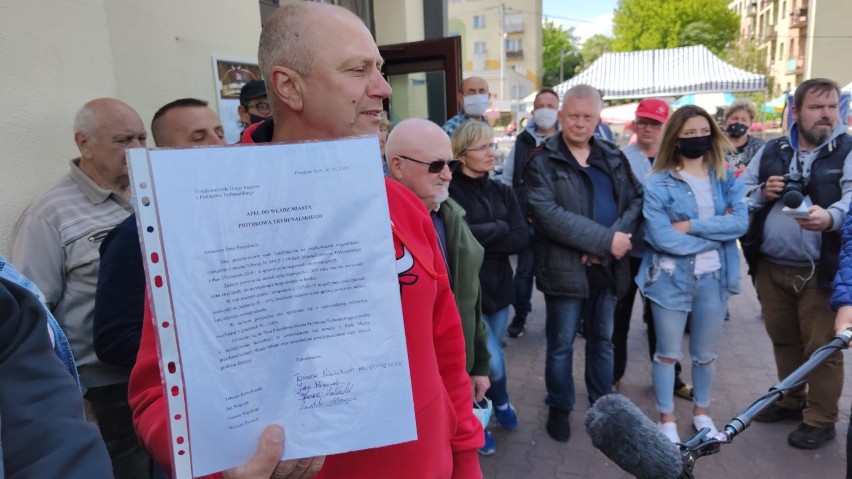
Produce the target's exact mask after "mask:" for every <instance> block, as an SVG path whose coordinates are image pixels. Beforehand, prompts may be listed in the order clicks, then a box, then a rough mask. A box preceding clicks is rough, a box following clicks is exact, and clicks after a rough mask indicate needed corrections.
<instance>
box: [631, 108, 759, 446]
mask: <svg viewBox="0 0 852 479" xmlns="http://www.w3.org/2000/svg"><path fill="white" fill-rule="evenodd" d="M728 148H730V145H729V143H728V141H727V140H726V139H725V137H724V134H723V133H722V131H721V130H720V129H719V127H718V126H717V125H716V123H715V122H714V121H713V119H712V118H711V117H710V115H708V114H707V112H706V111H704V110H703V109H701V108H700V107H697V106H692V105H690V106H684V107H681V108H679V109H678V110H677V111H676V112H675V113H674V115H672V117H671V119H670V120H669V123H668V125H667V126H666V131H665V133H664V134H663V139H662V142H661V146H660V152H659V154H658V156H657V161H655V162H654V167H653V169H652V170H651V176H650V177H649V178H648V179H647V180H646V182H645V203H644V206H643V215H644V217H645V240H646V241H647V242H648V244H649V245H650V248H649V249H648V250H647V251H646V253H645V256H644V257H643V258H642V266H641V267H640V268H639V274H638V275H637V276H636V282H637V284H638V285H639V288H640V290H641V291H642V294H644V295H645V298H647V299H648V300H650V301H651V308H652V310H653V313H654V314H653V316H654V325H655V326H656V329H657V348H656V351H655V352H654V363H653V366H652V377H653V382H654V391H655V393H656V396H657V409H658V410H659V412H660V423H659V425H658V427H659V429H660V431H661V432H663V434H665V435H666V437H668V438H669V439H671V440H672V441H673V442H680V437H679V436H678V431H677V424H676V423H675V415H674V401H673V399H672V397H673V393H672V388H673V385H674V374H675V371H674V364H675V361H676V360H678V359H680V357H681V344H682V341H683V334H684V328H685V326H686V317H687V314H688V313H690V312H692V322H691V325H690V337H689V353H690V356H691V357H692V381H693V383H694V389H693V402H694V407H693V409H692V414H693V421H692V422H693V425H694V426H695V428H696V430H700V429H701V428H704V427H706V428H709V429H710V434H715V433H716V432H717V431H716V427H715V426H714V425H713V420H712V419H711V418H710V416H709V410H708V408H709V407H710V385H711V383H712V379H713V369H714V366H713V362H714V360H715V359H716V339H717V338H718V336H719V333H720V332H721V328H722V324H723V322H724V319H725V312H726V311H727V304H728V295H729V294H732V293H734V294H735V293H738V292H739V281H740V265H739V261H740V256H739V251H738V250H737V245H736V240H737V238H739V237H740V236H742V235H743V234H744V233H745V231H746V227H747V226H748V213H747V206H746V204H745V203H744V202H743V184H742V181H740V180H738V179H736V178H735V177H734V175H733V172H732V171H726V170H725V168H724V162H725V151H726V149H728Z"/></svg>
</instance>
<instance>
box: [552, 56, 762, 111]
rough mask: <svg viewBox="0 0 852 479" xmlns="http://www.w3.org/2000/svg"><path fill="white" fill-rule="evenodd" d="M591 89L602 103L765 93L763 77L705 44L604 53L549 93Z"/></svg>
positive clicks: (560, 95) (560, 93)
mask: <svg viewBox="0 0 852 479" xmlns="http://www.w3.org/2000/svg"><path fill="white" fill-rule="evenodd" d="M580 84H586V85H591V86H593V87H595V88H597V89H599V90H601V91H602V92H603V95H604V99H605V100H616V99H621V98H646V97H660V96H681V95H685V94H688V93H698V92H701V93H711V92H725V93H734V92H747V91H761V90H765V89H766V76H765V75H758V74H756V73H750V72H747V71H745V70H741V69H739V68H737V67H735V66H733V65H730V64H728V63H725V62H724V61H722V60H720V59H719V57H717V56H716V55H714V54H713V53H712V52H711V51H710V50H708V49H707V48H706V47H705V46H704V45H695V46H691V47H680V48H668V49H663V50H642V51H637V52H622V53H604V54H603V55H601V57H600V58H598V59H597V60H595V61H594V63H592V64H591V65H589V68H587V69H585V70H583V71H582V72H580V73H579V74H577V75H576V76H574V77H572V78H571V79H569V80H567V81H564V82H562V83H560V84H558V85H556V86H555V87H553V89H554V90H555V91H556V92H557V93H558V94H559V97H560V98H561V97H562V96H563V95H564V94H565V92H566V91H567V90H568V89H569V88H571V87H572V86H574V85H580Z"/></svg>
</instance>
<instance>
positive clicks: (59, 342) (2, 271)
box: [0, 255, 80, 385]
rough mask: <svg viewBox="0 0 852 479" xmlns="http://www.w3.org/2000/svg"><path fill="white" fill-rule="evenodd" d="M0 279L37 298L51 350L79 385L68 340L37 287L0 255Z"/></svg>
mask: <svg viewBox="0 0 852 479" xmlns="http://www.w3.org/2000/svg"><path fill="white" fill-rule="evenodd" d="M0 278H5V279H7V280H9V281H12V282H13V283H16V284H18V285H21V286H23V287H24V288H26V289H27V290H29V291H30V292H31V293H33V294H34V295H35V296H36V297H37V298H38V300H39V302H41V305H42V306H43V307H44V312H45V314H46V315H47V326H48V328H49V332H50V338H51V339H52V340H53V350H54V351H56V355H57V356H59V359H61V360H62V363H63V364H65V367H66V368H68V372H69V373H71V376H72V377H73V378H74V381H76V382H77V384H78V385H79V384H80V378H79V377H78V376H77V364H76V363H75V362H74V354H73V353H72V352H71V345H70V344H69V343H68V338H67V337H66V336H65V333H64V332H63V331H62V328H61V327H60V326H59V323H58V322H56V318H54V317H53V314H51V312H50V310H49V309H47V305H46V304H45V300H44V295H43V294H42V293H41V291H40V290H39V289H38V286H36V285H35V283H33V282H32V281H30V279H29V278H27V277H26V276H24V275H22V274H21V273H20V272H19V271H18V270H16V269H15V267H14V266H12V263H11V262H9V260H7V259H6V258H4V257H3V255H0Z"/></svg>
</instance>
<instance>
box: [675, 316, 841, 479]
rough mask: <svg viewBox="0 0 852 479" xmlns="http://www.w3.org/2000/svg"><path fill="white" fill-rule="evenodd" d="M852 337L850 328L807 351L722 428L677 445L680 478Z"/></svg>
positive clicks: (685, 477) (687, 475)
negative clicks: (794, 366) (793, 367)
mask: <svg viewBox="0 0 852 479" xmlns="http://www.w3.org/2000/svg"><path fill="white" fill-rule="evenodd" d="M850 340H852V328H850V329H846V330H844V331H841V332H840V333H838V334H837V336H835V337H834V339H832V340H831V341H830V342H829V343H828V344H826V345H825V346H823V347H821V348H819V349H817V350H816V351H814V353H813V354H811V357H810V358H808V360H807V361H805V363H804V364H802V365H801V366H799V367H798V368H797V369H796V370H795V371H793V372H792V373H790V375H788V376H787V377H786V378H784V379H782V380H781V382H779V383H778V384H776V385H774V386H772V387H771V388H769V392H768V393H766V394H765V395H764V396H763V397H761V398H760V399H758V400H756V401H755V402H753V403H752V404H751V405H750V406H749V407H747V408H746V409H745V410H744V411H742V412H741V413H739V414H737V415H736V416H734V418H733V419H731V422H729V423H728V424H727V425H725V427H724V428H723V429H722V430H721V431H719V432H718V433H717V434H716V435H715V436H713V437H708V436H706V434H707V433H708V432H709V429H707V428H704V429H702V430H701V431H699V432H698V434H696V435H695V437H693V438H692V439H690V440H689V441H687V442H685V443H682V444H680V451H681V457H682V459H683V472H682V473H681V475H680V478H681V479H692V478H694V476H693V474H692V471H693V469H694V468H695V461H696V460H697V459H698V458H699V457H703V456H709V455H711V454H715V453H717V452H719V449H720V448H721V445H722V444H730V443H731V442H732V441H733V439H734V436H736V435H738V434H740V433H742V432H743V431H744V430H745V429H746V428H748V427H749V425H751V422H752V420H753V419H754V416H756V415H757V414H758V413H759V412H760V411H763V410H764V409H766V408H767V407H769V406H770V405H772V404H773V403H775V402H776V401H778V400H779V399H782V398H783V397H784V394H786V392H787V391H789V390H790V389H793V388H795V387H797V386H799V385H800V384H802V383H804V382H805V379H807V377H808V375H810V374H811V373H812V372H813V370H814V369H816V368H817V367H818V366H819V365H821V364H822V363H824V362H825V361H826V360H827V359H828V357H829V356H831V355H832V354H833V353H834V352H835V351H839V350H843V349H846V348H848V347H849V342H850Z"/></svg>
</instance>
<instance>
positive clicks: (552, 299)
mask: <svg viewBox="0 0 852 479" xmlns="http://www.w3.org/2000/svg"><path fill="white" fill-rule="evenodd" d="M602 106H603V101H602V98H601V95H600V92H599V91H598V90H596V89H595V88H593V87H591V86H588V85H578V86H575V87H573V88H571V89H570V90H568V91H567V92H566V93H565V98H564V99H563V103H562V108H561V110H560V111H559V116H558V117H559V122H560V124H561V125H562V134H561V135H554V136H552V137H550V138H549V139H547V140H546V141H545V142H544V144H543V148H542V150H541V151H540V152H539V153H537V154H536V155H535V157H534V158H533V159H532V161H530V163H529V165H528V166H527V169H526V175H525V180H526V184H527V195H528V199H529V205H530V212H531V215H532V220H533V227H534V228H535V248H536V252H535V256H536V285H537V287H538V289H539V290H541V291H542V292H543V293H544V297H545V304H546V308H547V324H546V333H547V359H546V363H545V383H546V386H547V398H546V403H547V404H548V405H549V406H550V411H549V414H548V419H547V432H548V434H549V435H550V437H552V438H553V439H555V440H557V441H567V440H568V439H569V438H570V436H571V428H570V420H569V414H570V412H571V411H572V410H573V408H574V399H575V398H574V379H573V374H572V367H573V360H572V357H573V353H574V349H573V343H574V337H575V336H576V333H577V326H578V324H579V322H580V318H581V317H582V318H584V319H585V320H586V374H585V378H586V387H587V390H588V394H589V402H591V403H594V402H595V401H596V400H597V399H598V398H600V397H601V396H603V395H605V394H609V393H610V392H612V372H613V350H612V343H611V341H610V339H611V337H612V329H613V310H614V308H615V302H616V297H617V296H619V295H624V294H625V293H626V292H627V289H628V286H629V283H630V281H632V278H631V277H630V267H629V264H628V257H627V253H628V251H630V248H631V240H630V239H631V236H632V234H633V232H634V231H635V229H636V227H637V226H638V223H639V219H640V216H641V214H642V186H641V185H640V184H639V183H638V181H636V179H635V178H634V177H633V174H632V173H631V171H630V166H629V164H628V162H627V161H626V160H624V158H623V156H622V155H621V154H620V152H619V150H618V148H617V147H616V146H615V145H613V144H612V143H609V142H607V141H605V140H600V139H597V138H593V133H594V129H595V126H596V125H597V123H598V120H599V118H600V112H601V108H602Z"/></svg>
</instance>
